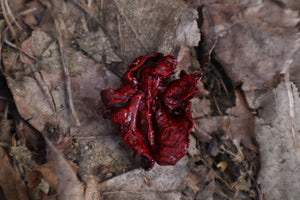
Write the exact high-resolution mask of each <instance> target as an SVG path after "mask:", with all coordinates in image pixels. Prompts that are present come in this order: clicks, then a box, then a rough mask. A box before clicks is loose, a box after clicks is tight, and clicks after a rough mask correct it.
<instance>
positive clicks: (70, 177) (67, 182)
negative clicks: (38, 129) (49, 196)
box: [45, 138, 83, 200]
mask: <svg viewBox="0 0 300 200" xmlns="http://www.w3.org/2000/svg"><path fill="white" fill-rule="evenodd" d="M45 140H46V143H47V145H48V148H49V150H50V152H51V155H52V159H53V165H54V173H55V176H56V178H57V182H58V186H57V190H56V191H57V194H58V198H59V199H62V200H67V199H74V200H77V199H78V200H82V199H83V188H82V185H81V183H80V182H79V180H78V178H77V175H76V173H75V172H74V170H73V169H72V167H71V165H70V164H69V163H68V161H67V160H65V158H64V157H63V156H62V155H61V154H60V153H59V151H58V150H57V149H56V148H55V146H54V145H53V144H52V143H51V141H50V140H49V139H47V138H45Z"/></svg>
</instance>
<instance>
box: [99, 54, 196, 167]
mask: <svg viewBox="0 0 300 200" xmlns="http://www.w3.org/2000/svg"><path fill="white" fill-rule="evenodd" d="M176 65H177V61H176V59H175V58H174V57H173V56H171V55H168V56H163V54H161V53H156V54H152V55H148V56H145V57H143V56H140V57H138V58H137V59H136V60H135V61H134V62H133V63H131V64H130V65H129V67H128V70H127V72H126V73H125V75H124V76H123V78H122V79H121V87H120V88H119V89H118V90H113V89H111V88H109V89H106V90H102V91H101V98H102V102H103V104H104V106H103V107H101V108H100V114H101V115H102V116H103V117H104V118H109V119H111V120H112V122H113V123H114V125H115V127H116V130H117V132H118V134H119V135H120V137H121V138H122V139H123V141H124V142H125V144H126V146H127V147H129V148H130V149H132V150H134V151H135V152H136V153H138V154H140V155H141V160H142V167H143V168H144V169H145V170H150V169H151V168H152V167H153V165H154V163H155V162H157V163H158V164H159V165H175V164H176V163H177V161H179V160H180V159H181V158H182V157H183V156H184V155H185V154H186V153H187V150H188V147H189V136H190V131H191V129H192V128H193V126H194V121H193V119H192V115H191V111H190V108H191V102H190V99H192V98H193V97H194V96H195V95H196V94H197V93H199V89H198V87H197V81H198V80H200V79H201V77H202V74H201V73H195V74H189V75H185V76H183V77H182V78H180V79H178V80H174V81H171V82H170V81H168V78H169V76H170V74H171V73H173V72H174V70H175V69H176Z"/></svg>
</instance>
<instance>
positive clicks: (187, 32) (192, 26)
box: [176, 8, 201, 47]
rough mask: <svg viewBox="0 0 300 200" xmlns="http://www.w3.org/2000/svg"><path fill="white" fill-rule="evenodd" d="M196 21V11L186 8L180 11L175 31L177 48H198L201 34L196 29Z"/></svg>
mask: <svg viewBox="0 0 300 200" xmlns="http://www.w3.org/2000/svg"><path fill="white" fill-rule="evenodd" d="M197 19H198V12H197V10H195V9H191V8H186V9H184V10H183V11H182V13H181V16H180V22H179V24H178V29H177V38H176V44H177V45H178V46H187V47H193V46H198V43H199V42H200V39H201V34H200V30H199V28H198V24H197Z"/></svg>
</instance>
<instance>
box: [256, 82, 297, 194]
mask: <svg viewBox="0 0 300 200" xmlns="http://www.w3.org/2000/svg"><path fill="white" fill-rule="evenodd" d="M288 88H290V89H289V90H290V91H288ZM289 92H291V93H290V94H291V95H289ZM264 95H269V97H268V99H269V101H268V103H271V104H273V105H274V106H272V107H267V108H266V109H265V110H264V111H263V112H265V113H268V114H269V115H272V118H265V117H264V118H261V117H259V118H257V119H256V130H257V141H258V143H259V146H260V153H261V154H260V156H261V159H260V160H261V170H260V172H259V176H258V183H259V184H261V186H262V192H263V193H264V198H266V199H298V198H299V195H300V187H299V181H300V175H299V174H300V170H299V157H298V153H299V152H297V151H298V150H299V141H300V138H299V134H293V128H294V131H295V132H296V133H299V130H300V123H299V122H300V98H299V93H298V88H297V87H296V86H295V85H294V84H293V83H291V84H289V85H286V83H285V82H282V83H280V84H279V85H278V86H277V87H276V88H274V89H273V90H271V93H266V94H264ZM293 112H294V114H295V115H294V116H291V113H293ZM262 116H265V115H262ZM265 119H266V120H265ZM293 121H294V125H293ZM275 175H276V176H275Z"/></svg>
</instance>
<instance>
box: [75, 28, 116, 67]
mask: <svg viewBox="0 0 300 200" xmlns="http://www.w3.org/2000/svg"><path fill="white" fill-rule="evenodd" d="M91 41H93V42H91ZM78 44H79V46H80V48H81V49H82V50H83V51H85V52H87V53H88V54H89V55H90V56H91V57H92V58H93V59H94V60H95V61H97V62H99V63H100V62H101V61H102V59H103V58H105V60H104V61H105V62H106V63H107V64H110V63H112V62H121V61H122V60H121V59H120V58H119V57H118V56H117V55H116V54H115V53H114V52H113V50H112V47H111V45H110V42H109V41H108V38H107V37H105V35H104V33H103V32H102V31H101V30H99V31H98V32H89V33H86V34H84V35H82V36H81V37H80V39H79V40H78Z"/></svg>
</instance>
